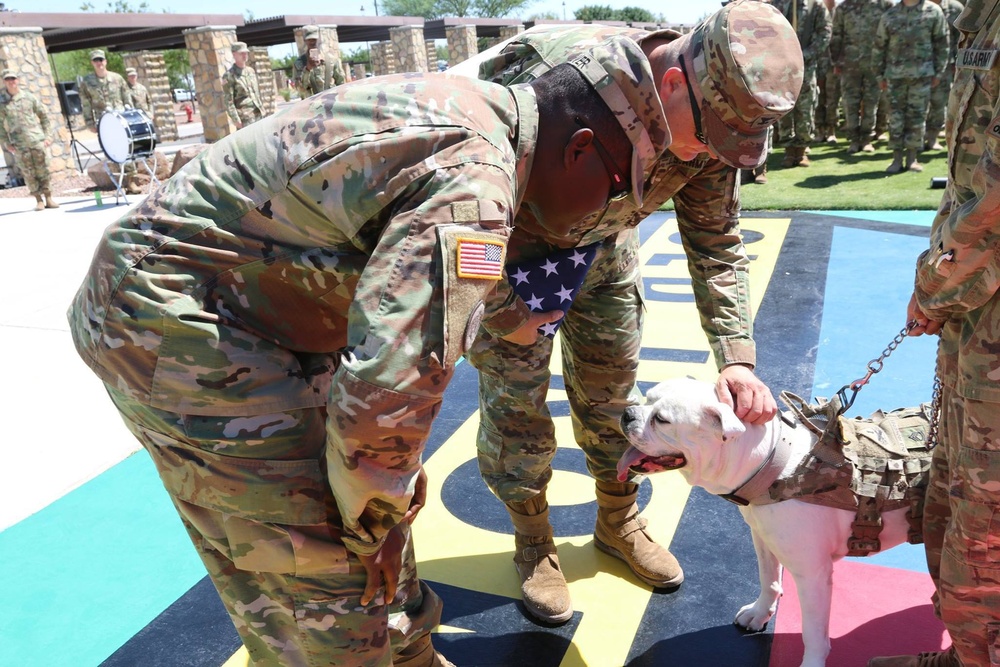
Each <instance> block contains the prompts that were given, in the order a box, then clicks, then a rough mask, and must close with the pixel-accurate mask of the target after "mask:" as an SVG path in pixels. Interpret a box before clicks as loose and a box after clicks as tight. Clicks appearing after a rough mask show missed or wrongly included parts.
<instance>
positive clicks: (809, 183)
mask: <svg viewBox="0 0 1000 667" xmlns="http://www.w3.org/2000/svg"><path fill="white" fill-rule="evenodd" d="M875 148H876V150H875V152H874V153H855V154H854V155H848V154H847V142H846V141H843V140H841V141H839V142H838V143H837V144H836V145H825V144H824V145H816V146H813V147H812V151H811V152H810V154H809V156H808V157H809V161H810V162H811V166H809V167H807V168H804V167H795V168H792V169H783V168H782V167H781V160H782V158H783V157H784V155H785V152H784V149H782V148H778V149H776V150H775V151H774V152H772V154H771V155H770V157H769V158H768V160H767V179H768V182H767V184H766V185H756V184H754V183H748V184H745V185H743V186H741V188H740V200H741V202H742V205H743V210H744V211H760V210H920V209H923V210H928V209H929V210H934V209H937V207H938V203H939V202H940V201H941V195H942V194H943V193H944V190H943V189H934V190H932V189H931V178H932V177H935V176H938V177H940V176H946V175H947V171H948V163H947V154H946V152H945V151H943V150H940V151H928V152H925V153H922V154H921V155H920V158H919V159H920V163H921V164H922V165H923V166H924V170H923V171H922V172H919V173H917V172H910V171H904V172H902V173H900V174H895V175H892V176H890V175H889V174H886V173H885V168H886V167H888V166H889V163H890V162H892V152H891V151H890V150H889V149H888V148H886V145H885V142H879V143H877V144H875ZM669 206H670V207H671V208H672V204H669Z"/></svg>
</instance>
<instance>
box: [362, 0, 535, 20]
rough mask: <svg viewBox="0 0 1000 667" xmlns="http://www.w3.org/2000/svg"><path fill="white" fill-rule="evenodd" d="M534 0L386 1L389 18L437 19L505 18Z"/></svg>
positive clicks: (385, 10)
mask: <svg viewBox="0 0 1000 667" xmlns="http://www.w3.org/2000/svg"><path fill="white" fill-rule="evenodd" d="M533 1H534V0H384V2H383V3H382V8H383V13H384V14H386V15H387V16H422V17H424V18H425V19H436V18H441V17H442V16H478V17H482V18H503V17H504V16H510V15H511V14H513V13H515V12H518V11H520V10H521V9H523V8H524V7H525V6H526V5H528V4H530V3H532V2H533Z"/></svg>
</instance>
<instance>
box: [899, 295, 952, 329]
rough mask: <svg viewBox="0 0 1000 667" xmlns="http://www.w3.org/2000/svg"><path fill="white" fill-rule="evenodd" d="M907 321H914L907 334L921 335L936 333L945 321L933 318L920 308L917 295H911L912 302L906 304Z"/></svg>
mask: <svg viewBox="0 0 1000 667" xmlns="http://www.w3.org/2000/svg"><path fill="white" fill-rule="evenodd" d="M906 321H907V322H912V323H913V326H912V327H910V329H909V330H908V331H907V332H906V335H907V336H920V335H923V334H931V335H933V334H936V333H937V332H939V331H941V326H942V325H943V324H944V323H943V322H937V321H935V320H932V319H931V318H930V317H928V316H927V315H926V314H924V311H923V310H922V309H921V308H920V304H919V303H917V295H916V294H911V295H910V303H909V304H908V305H907V306H906Z"/></svg>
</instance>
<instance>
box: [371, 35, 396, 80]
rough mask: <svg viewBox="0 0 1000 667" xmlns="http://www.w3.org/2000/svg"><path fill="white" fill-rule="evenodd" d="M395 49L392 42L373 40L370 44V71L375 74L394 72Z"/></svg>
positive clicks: (381, 74)
mask: <svg viewBox="0 0 1000 667" xmlns="http://www.w3.org/2000/svg"><path fill="white" fill-rule="evenodd" d="M395 53H396V51H395V48H394V47H393V45H392V42H375V43H374V44H372V46H371V61H372V72H374V73H375V76H384V75H386V74H395V73H396V55H395Z"/></svg>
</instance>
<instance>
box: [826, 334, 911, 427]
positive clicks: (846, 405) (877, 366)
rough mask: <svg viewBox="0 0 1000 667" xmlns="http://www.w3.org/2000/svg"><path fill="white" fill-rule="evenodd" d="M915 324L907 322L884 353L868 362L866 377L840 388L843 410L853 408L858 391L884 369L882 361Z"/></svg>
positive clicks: (839, 394)
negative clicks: (848, 393)
mask: <svg viewBox="0 0 1000 667" xmlns="http://www.w3.org/2000/svg"><path fill="white" fill-rule="evenodd" d="M915 326H917V322H916V320H911V321H909V322H907V323H906V326H905V327H903V328H902V330H900V332H899V333H898V334H896V336H895V337H894V338H893V339H892V340H891V341H889V344H888V345H886V346H885V349H884V350H882V354H880V355H879V356H878V359H872V360H871V361H869V362H868V372H867V373H865V376H864V377H861V378H858V379H857V380H855V381H854V382H851V383H848V384H845V385H844V386H843V387H841V388H840V390H839V391H838V392H837V397H838V398H839V399H840V404H841V406H843V407H842V408H841V411H842V412H847V411H848V410H850V409H851V406H852V405H854V399H855V398H857V397H858V392H859V391H861V388H862V387H863V386H865V385H866V384H868V381H869V380H871V378H872V376H873V375H875V374H876V373H878V372H879V371H881V370H882V365H883V364H882V362H884V361H885V360H886V359H888V358H889V355H890V354H892V353H893V352H894V351H895V350H896V348H897V347H899V344H900V343H902V342H903V339H904V338H906V334H907V333H909V331H910V329H912V328H913V327H915ZM848 390H850V391H851V396H850V398H848V396H847V391H848Z"/></svg>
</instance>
